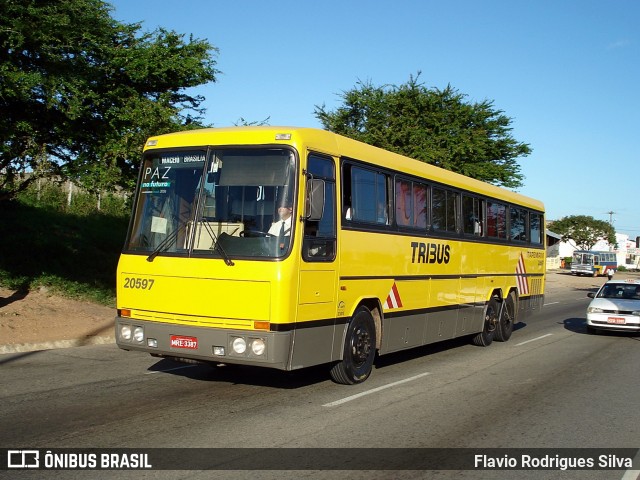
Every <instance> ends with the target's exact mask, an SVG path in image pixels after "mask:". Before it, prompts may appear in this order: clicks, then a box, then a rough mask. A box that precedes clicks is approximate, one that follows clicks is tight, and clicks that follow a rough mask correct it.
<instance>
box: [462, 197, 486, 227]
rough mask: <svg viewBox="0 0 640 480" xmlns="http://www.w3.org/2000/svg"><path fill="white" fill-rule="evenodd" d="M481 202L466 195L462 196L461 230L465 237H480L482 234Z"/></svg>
mask: <svg viewBox="0 0 640 480" xmlns="http://www.w3.org/2000/svg"><path fill="white" fill-rule="evenodd" d="M483 213H484V211H483V209H482V201H481V200H480V199H478V198H475V197H469V196H467V195H463V196H462V228H463V232H464V233H465V234H466V235H475V236H476V237H481V236H482V232H483V230H484V229H483V223H484V221H483V220H484V218H483V217H484V216H483Z"/></svg>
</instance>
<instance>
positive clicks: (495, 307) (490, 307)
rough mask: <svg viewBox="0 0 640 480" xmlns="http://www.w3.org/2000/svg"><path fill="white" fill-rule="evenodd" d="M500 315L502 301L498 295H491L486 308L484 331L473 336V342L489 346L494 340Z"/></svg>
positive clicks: (480, 345) (479, 345)
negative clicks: (499, 300)
mask: <svg viewBox="0 0 640 480" xmlns="http://www.w3.org/2000/svg"><path fill="white" fill-rule="evenodd" d="M498 315H500V303H499V302H498V300H497V298H496V297H491V300H489V301H488V302H487V306H486V307H485V310H484V325H483V327H482V331H481V332H480V333H477V334H476V335H475V336H474V337H473V340H472V341H473V344H474V345H477V346H478V347H488V346H489V345H491V342H493V337H494V335H495V333H496V328H497V325H498Z"/></svg>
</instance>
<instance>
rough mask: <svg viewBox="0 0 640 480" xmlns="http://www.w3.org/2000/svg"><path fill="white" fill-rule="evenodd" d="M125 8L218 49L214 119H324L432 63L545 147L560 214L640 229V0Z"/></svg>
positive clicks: (551, 210) (156, 0)
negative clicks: (351, 99) (356, 92)
mask: <svg viewBox="0 0 640 480" xmlns="http://www.w3.org/2000/svg"><path fill="white" fill-rule="evenodd" d="M109 3H111V5H112V6H113V7H114V10H113V11H112V16H113V17H114V18H115V19H117V20H119V21H122V22H126V23H133V22H142V29H143V31H153V30H155V29H156V28H158V27H163V28H166V29H169V30H175V31H176V32H178V33H182V34H185V35H186V37H185V38H186V39H188V38H189V35H193V36H194V37H195V38H199V39H206V40H208V41H209V42H210V43H211V44H212V45H213V46H214V47H216V48H217V53H216V57H215V58H216V68H217V69H218V70H219V71H220V73H219V75H218V76H217V79H216V81H215V82H214V83H211V84H207V85H204V86H201V87H198V88H196V89H195V90H191V91H190V93H197V94H199V95H202V96H204V97H205V99H206V100H205V101H204V102H203V104H202V106H203V107H204V108H206V114H205V118H204V121H205V122H207V123H211V124H213V125H214V126H215V127H223V126H229V125H234V124H238V123H240V121H241V119H244V120H245V121H247V122H260V121H263V120H266V119H268V121H267V123H268V124H269V125H288V126H289V125H290V126H300V127H312V128H321V125H320V122H319V121H318V119H317V118H316V116H315V114H314V111H315V109H316V106H322V105H324V106H325V107H326V108H327V109H328V110H334V109H336V108H338V107H339V106H340V105H341V104H342V100H341V97H340V95H341V94H342V93H343V92H345V91H348V90H351V89H353V88H355V87H356V85H357V83H358V82H359V81H365V82H366V81H370V82H371V83H372V84H373V85H376V86H383V85H401V84H403V83H406V82H407V81H408V80H409V78H410V76H412V75H413V76H414V77H415V76H416V75H417V74H418V72H421V73H420V77H419V79H420V81H421V83H423V84H424V85H425V86H426V87H428V88H438V89H443V88H445V87H447V85H450V86H451V87H453V88H455V89H456V90H457V91H458V92H459V93H461V94H464V95H466V100H467V101H468V102H481V101H484V100H490V101H492V102H493V106H494V108H495V109H496V110H500V111H502V112H504V114H505V115H506V116H508V117H509V118H511V119H512V123H511V127H512V129H513V130H512V132H511V133H512V135H513V137H514V138H515V139H516V140H517V141H518V142H523V143H527V144H529V145H530V147H531V148H532V150H533V152H532V154H531V155H529V156H527V157H521V158H520V159H519V160H518V161H519V164H520V166H521V172H522V173H523V175H524V177H525V178H524V186H523V187H521V188H519V189H518V191H519V192H520V193H523V194H525V195H528V196H531V197H534V198H537V199H540V200H542V201H543V202H544V203H545V207H546V211H547V220H554V219H560V218H562V217H565V216H569V215H590V216H592V217H594V218H596V219H598V220H605V221H607V222H609V221H612V222H613V226H614V228H615V229H616V231H617V232H618V233H624V234H628V235H629V237H630V238H631V239H635V237H636V236H640V201H639V197H640V194H639V191H640V189H639V187H640V162H639V160H640V154H639V150H638V147H637V143H638V141H639V140H640V1H638V0H599V1H596V0H516V1H514V0H447V1H445V0H439V1H436V0H394V1H390V0H386V1H382V0H322V1H316V0H283V1H277V0H273V1H268V0H183V1H180V2H178V1H175V0H111V1H110V2H109Z"/></svg>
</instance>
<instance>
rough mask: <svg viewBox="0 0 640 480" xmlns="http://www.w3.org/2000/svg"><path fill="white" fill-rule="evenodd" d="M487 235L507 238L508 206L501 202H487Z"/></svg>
mask: <svg viewBox="0 0 640 480" xmlns="http://www.w3.org/2000/svg"><path fill="white" fill-rule="evenodd" d="M487 236H488V237H491V238H500V239H506V238H507V207H506V205H503V204H501V203H495V202H487Z"/></svg>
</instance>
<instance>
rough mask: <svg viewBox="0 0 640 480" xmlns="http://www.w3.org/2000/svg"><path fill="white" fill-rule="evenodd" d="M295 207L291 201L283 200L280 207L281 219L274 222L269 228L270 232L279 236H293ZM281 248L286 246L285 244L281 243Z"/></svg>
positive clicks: (279, 214)
mask: <svg viewBox="0 0 640 480" xmlns="http://www.w3.org/2000/svg"><path fill="white" fill-rule="evenodd" d="M292 212H293V209H292V208H291V203H290V202H286V201H284V202H282V204H281V205H280V206H279V207H278V216H279V217H280V220H278V221H276V222H273V223H272V224H271V227H270V228H269V234H271V235H273V236H275V237H278V238H281V239H282V238H284V237H289V236H291V214H292ZM280 248H284V244H283V243H281V244H280Z"/></svg>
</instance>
